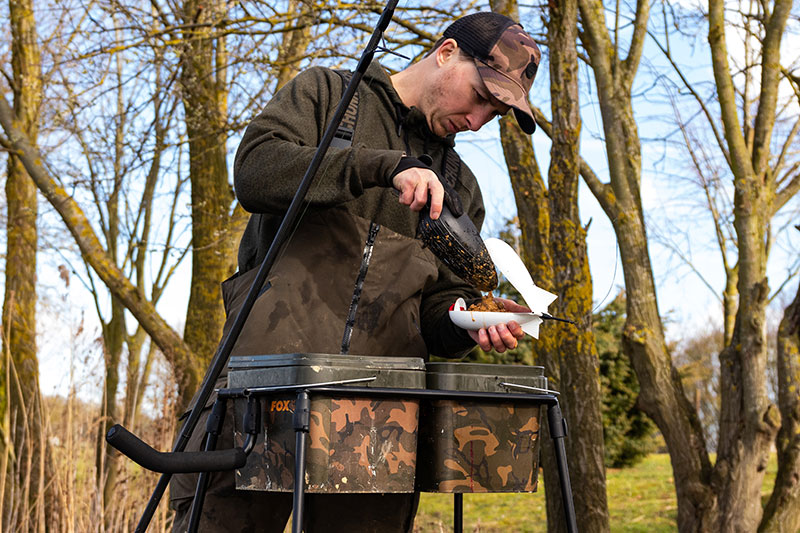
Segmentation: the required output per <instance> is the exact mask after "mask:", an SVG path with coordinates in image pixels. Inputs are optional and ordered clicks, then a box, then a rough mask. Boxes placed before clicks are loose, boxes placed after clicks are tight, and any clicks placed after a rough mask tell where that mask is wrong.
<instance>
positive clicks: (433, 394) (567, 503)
mask: <svg viewBox="0 0 800 533" xmlns="http://www.w3.org/2000/svg"><path fill="white" fill-rule="evenodd" d="M298 389H300V390H298ZM287 390H298V393H297V400H296V403H295V413H294V430H295V432H296V438H295V442H296V449H295V478H294V479H295V484H294V494H293V518H292V533H301V532H302V529H303V520H304V515H305V505H304V498H305V473H306V470H305V462H306V460H305V444H306V438H307V435H308V430H309V416H310V407H311V400H310V395H314V394H326V395H332V396H370V397H387V396H388V397H395V398H396V397H402V398H418V399H420V400H423V399H425V400H437V399H438V400H445V399H447V400H453V399H462V400H471V401H481V400H482V401H486V402H500V401H502V402H508V401H509V400H511V401H514V402H520V403H540V404H544V405H546V406H547V423H548V426H549V428H550V436H551V438H552V441H553V446H554V448H555V456H556V463H557V467H558V478H559V485H560V487H561V497H562V499H563V504H564V518H565V520H566V527H567V532H568V533H577V531H578V526H577V521H576V518H575V505H574V502H573V499H572V485H571V483H570V479H569V466H568V464H567V452H566V447H565V445H564V438H565V437H566V436H567V424H566V421H565V420H564V417H563V415H562V414H561V406H560V405H559V403H558V396H556V395H555V394H517V393H514V394H509V393H501V392H462V391H447V390H434V389H387V388H371V387H346V386H341V385H335V386H330V385H328V384H318V385H315V386H309V385H298V386H282V387H265V388H263V389H256V388H253V389H220V390H219V391H218V394H219V398H220V399H236V398H241V397H244V396H252V395H257V394H258V395H270V394H275V393H277V392H285V391H287ZM463 511H464V506H463V494H461V493H454V494H453V531H454V532H455V533H461V532H462V530H463Z"/></svg>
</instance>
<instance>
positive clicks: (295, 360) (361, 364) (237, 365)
mask: <svg viewBox="0 0 800 533" xmlns="http://www.w3.org/2000/svg"><path fill="white" fill-rule="evenodd" d="M287 366H308V367H311V366H320V367H340V368H341V367H347V368H364V369H376V370H425V363H424V362H423V360H422V359H421V358H419V357H383V356H368V355H339V354H326V353H286V354H264V355H235V356H233V357H231V358H230V361H229V362H228V367H229V368H231V369H242V368H277V367H287Z"/></svg>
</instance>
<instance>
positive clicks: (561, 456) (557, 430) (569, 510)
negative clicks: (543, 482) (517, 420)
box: [547, 399, 578, 533]
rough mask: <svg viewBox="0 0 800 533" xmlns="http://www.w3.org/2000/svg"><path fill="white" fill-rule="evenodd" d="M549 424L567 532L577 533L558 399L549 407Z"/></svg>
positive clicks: (564, 432) (565, 430) (563, 427)
mask: <svg viewBox="0 0 800 533" xmlns="http://www.w3.org/2000/svg"><path fill="white" fill-rule="evenodd" d="M547 424H548V426H549V427H550V436H551V437H552V439H553V446H554V447H555V452H556V464H557V465H558V479H559V481H560V484H561V500H562V502H563V504H564V515H565V516H564V517H565V518H566V520H567V531H568V532H569V533H577V531H578V524H577V523H576V521H575V505H574V503H573V501H572V486H571V485H570V481H569V467H568V466H567V450H566V447H565V446H564V437H566V436H567V422H566V420H564V417H563V416H562V415H561V406H560V405H559V404H558V399H556V401H555V402H554V403H552V404H550V405H548V406H547Z"/></svg>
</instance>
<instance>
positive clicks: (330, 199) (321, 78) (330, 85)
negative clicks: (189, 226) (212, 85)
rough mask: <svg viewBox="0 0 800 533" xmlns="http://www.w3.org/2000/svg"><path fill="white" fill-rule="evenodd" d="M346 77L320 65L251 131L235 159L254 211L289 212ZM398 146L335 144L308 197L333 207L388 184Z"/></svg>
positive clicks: (242, 194) (243, 195)
mask: <svg viewBox="0 0 800 533" xmlns="http://www.w3.org/2000/svg"><path fill="white" fill-rule="evenodd" d="M342 92H343V81H342V79H341V77H340V76H339V75H338V74H337V73H336V72H333V71H331V70H328V69H324V68H320V67H314V68H311V69H308V70H306V71H304V72H303V73H301V74H299V75H298V76H297V77H296V78H295V79H294V80H292V81H291V82H289V83H288V84H287V85H285V86H284V87H283V88H281V89H280V90H279V91H278V92H277V93H276V95H275V97H274V98H273V99H272V100H271V101H270V102H269V103H268V104H267V106H266V107H265V109H264V111H263V112H262V113H261V114H260V115H259V116H258V117H256V118H255V119H254V120H253V121H252V122H251V123H250V125H249V126H248V127H247V130H246V131H245V134H244V137H243V138H242V142H241V143H240V145H239V149H238V151H237V153H236V159H235V162H234V187H235V190H236V197H237V198H238V200H239V202H240V203H241V204H242V206H243V207H244V208H245V209H246V210H248V211H250V212H251V213H272V214H279V213H283V212H284V211H285V210H286V208H287V207H288V205H289V203H290V201H291V199H292V197H293V196H294V194H295V191H296V190H297V186H298V184H299V183H300V180H301V179H302V177H303V175H304V173H305V171H306V169H307V168H308V166H309V164H310V162H311V159H312V158H313V156H314V153H315V151H316V149H317V145H318V144H319V142H320V140H321V139H322V136H323V135H324V132H325V129H326V128H327V126H328V122H330V119H331V117H332V116H333V114H334V111H335V109H336V107H337V105H338V103H339V99H340V98H341V95H342ZM402 156H403V153H402V152H401V151H397V150H380V149H374V148H367V147H365V146H364V145H363V144H360V145H353V146H351V147H349V148H330V149H329V150H328V152H327V155H326V156H325V158H324V159H323V161H322V164H321V166H320V168H319V171H318V173H317V176H316V177H315V179H314V185H312V187H311V189H310V190H309V193H308V195H307V197H306V200H307V201H308V202H309V203H310V205H312V206H317V207H332V206H335V205H340V204H342V203H345V202H348V201H350V200H353V199H354V198H357V197H359V196H361V195H362V194H363V192H364V190H365V189H367V188H369V187H375V186H388V185H389V184H388V183H387V182H388V181H389V178H388V177H389V176H390V175H391V173H392V171H393V170H394V168H395V167H396V166H397V164H398V163H399V161H400V159H401V158H402Z"/></svg>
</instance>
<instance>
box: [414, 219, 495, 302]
mask: <svg viewBox="0 0 800 533" xmlns="http://www.w3.org/2000/svg"><path fill="white" fill-rule="evenodd" d="M417 237H418V238H419V239H420V240H421V241H422V242H423V244H424V245H425V246H427V247H428V248H430V250H431V251H432V252H433V253H434V255H436V257H438V258H439V260H440V261H441V262H442V263H444V264H445V265H447V267H448V268H449V269H450V270H452V271H453V273H454V274H456V275H457V276H458V277H460V278H461V279H463V280H464V281H466V282H467V283H469V284H470V285H472V286H474V287H475V288H476V289H479V290H482V291H485V292H489V291H492V290H494V289H495V288H497V272H495V269H494V263H493V262H492V258H491V257H490V256H489V251H488V250H487V249H486V245H484V244H483V239H481V236H480V234H479V233H478V228H476V227H475V224H473V223H472V220H470V218H469V217H468V216H467V215H466V214H463V215H461V216H460V217H455V216H454V215H453V213H452V212H450V209H448V207H447V204H444V205H442V214H441V215H440V216H439V218H437V219H436V220H432V219H431V216H430V210H429V209H428V208H427V207H426V208H425V209H424V211H423V212H422V214H421V215H420V221H419V226H418V227H417Z"/></svg>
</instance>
